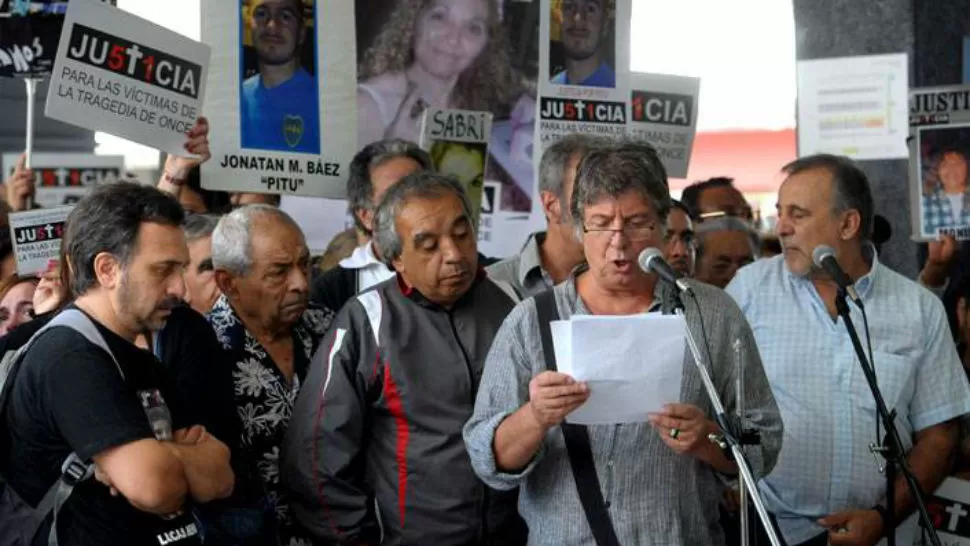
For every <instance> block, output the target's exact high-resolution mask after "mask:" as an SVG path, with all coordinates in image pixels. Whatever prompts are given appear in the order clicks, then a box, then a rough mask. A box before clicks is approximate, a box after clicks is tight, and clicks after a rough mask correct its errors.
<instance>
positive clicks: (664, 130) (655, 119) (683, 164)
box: [629, 72, 701, 178]
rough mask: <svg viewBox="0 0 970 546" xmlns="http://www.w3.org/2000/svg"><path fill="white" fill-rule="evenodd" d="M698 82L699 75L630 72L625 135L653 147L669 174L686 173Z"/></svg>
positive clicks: (682, 175)
mask: <svg viewBox="0 0 970 546" xmlns="http://www.w3.org/2000/svg"><path fill="white" fill-rule="evenodd" d="M700 84H701V80H700V78H691V77H686V76H673V75H666V74H645V73H637V72H634V73H632V74H630V125H629V135H630V136H632V137H634V138H637V139H640V140H644V141H647V142H649V143H650V144H652V145H653V146H654V148H656V149H657V153H658V155H659V156H660V160H661V161H663V164H664V167H665V168H666V169H667V176H669V177H673V178H686V177H687V168H688V165H689V164H690V156H691V150H692V149H693V146H694V135H695V133H696V130H697V105H698V104H699V102H698V100H699V93H700Z"/></svg>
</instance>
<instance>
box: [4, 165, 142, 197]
mask: <svg viewBox="0 0 970 546" xmlns="http://www.w3.org/2000/svg"><path fill="white" fill-rule="evenodd" d="M19 158H20V154H3V175H4V176H3V178H6V177H8V176H10V175H11V174H12V173H13V171H14V168H15V167H16V165H17V161H18V159H19ZM30 168H31V170H32V171H34V184H35V188H36V189H37V193H36V195H35V196H34V202H35V203H36V204H37V205H39V206H41V207H43V208H52V207H59V206H63V205H73V204H74V203H77V202H78V201H79V200H80V199H81V198H82V197H84V196H85V195H87V194H88V193H90V192H91V190H92V189H94V187H95V186H98V185H100V184H110V183H112V182H117V181H118V180H120V179H121V178H122V177H123V175H124V168H125V158H124V157H122V156H107V155H94V154H77V153H62V154H54V153H35V154H34V155H33V158H32V165H31V167H30Z"/></svg>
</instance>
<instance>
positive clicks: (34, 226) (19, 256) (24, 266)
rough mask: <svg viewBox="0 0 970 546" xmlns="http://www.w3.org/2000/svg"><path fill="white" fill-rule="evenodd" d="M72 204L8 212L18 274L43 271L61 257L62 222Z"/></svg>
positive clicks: (26, 274)
mask: <svg viewBox="0 0 970 546" xmlns="http://www.w3.org/2000/svg"><path fill="white" fill-rule="evenodd" d="M71 208H72V207H58V208H53V209H37V210H28V211H24V212H14V213H11V214H10V239H11V241H13V251H14V258H15V259H16V260H17V274H18V275H20V276H22V277H29V276H33V275H37V274H39V273H43V272H44V271H46V270H47V266H48V265H49V264H50V261H51V260H56V259H58V257H59V256H60V252H61V241H62V240H63V239H64V224H65V223H66V222H67V216H68V215H69V214H70V213H71Z"/></svg>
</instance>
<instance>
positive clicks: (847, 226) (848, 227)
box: [839, 209, 862, 241]
mask: <svg viewBox="0 0 970 546" xmlns="http://www.w3.org/2000/svg"><path fill="white" fill-rule="evenodd" d="M861 230H862V215H861V214H859V211H857V210H855V209H849V210H847V211H846V212H844V213H843V214H842V221H841V222H840V225H839V239H841V240H843V241H849V240H851V239H853V238H856V237H858V236H859V235H860V232H861Z"/></svg>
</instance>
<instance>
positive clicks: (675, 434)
mask: <svg viewBox="0 0 970 546" xmlns="http://www.w3.org/2000/svg"><path fill="white" fill-rule="evenodd" d="M679 436H680V429H679V428H672V429H670V437H671V438H673V439H674V440H676V439H677V438H678V437H679Z"/></svg>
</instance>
